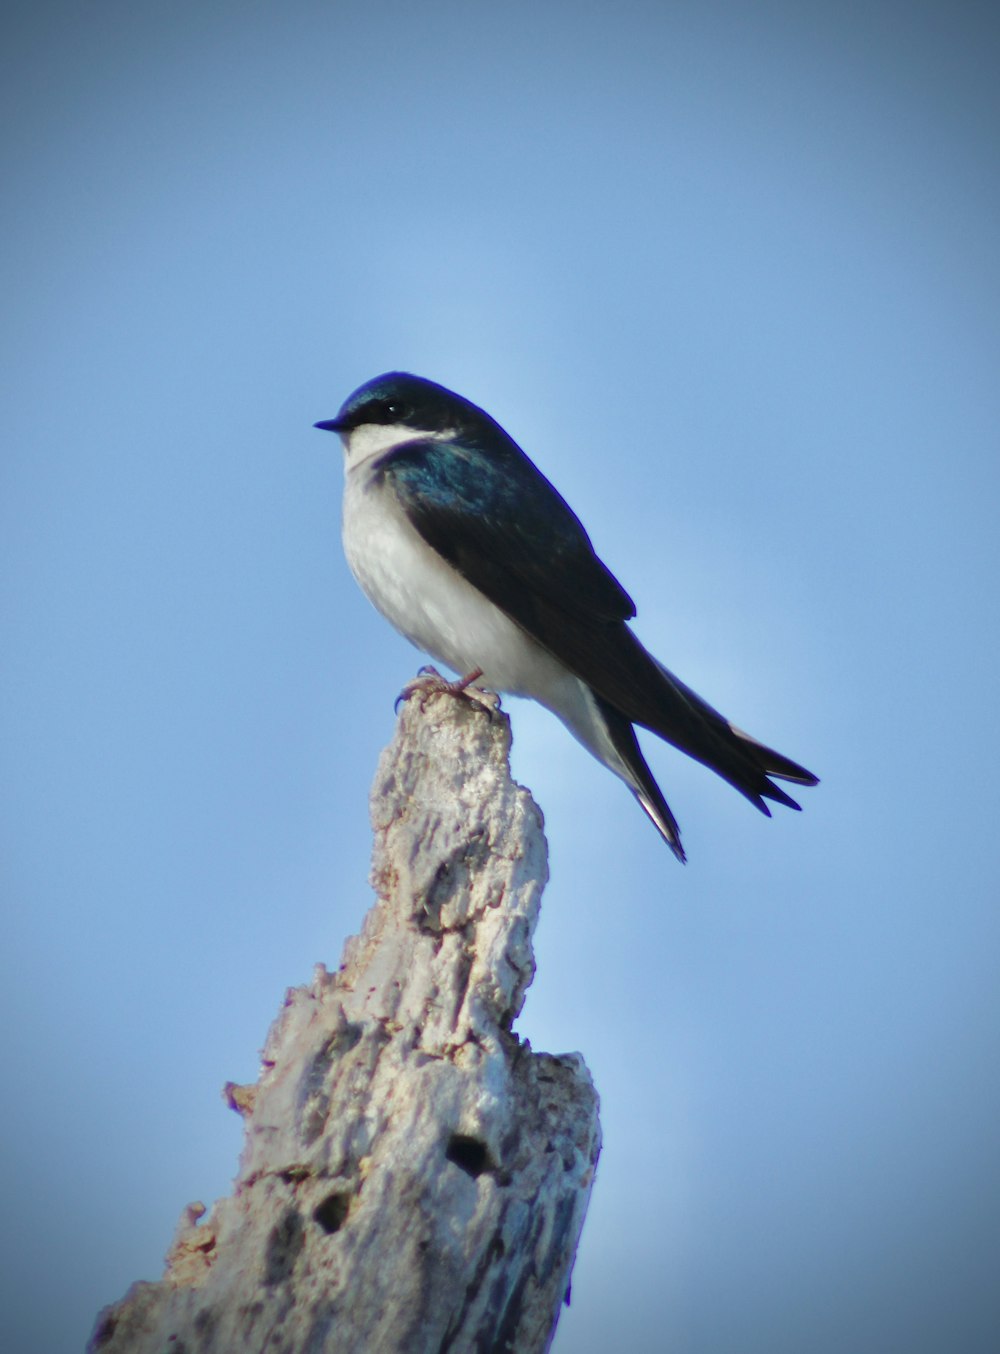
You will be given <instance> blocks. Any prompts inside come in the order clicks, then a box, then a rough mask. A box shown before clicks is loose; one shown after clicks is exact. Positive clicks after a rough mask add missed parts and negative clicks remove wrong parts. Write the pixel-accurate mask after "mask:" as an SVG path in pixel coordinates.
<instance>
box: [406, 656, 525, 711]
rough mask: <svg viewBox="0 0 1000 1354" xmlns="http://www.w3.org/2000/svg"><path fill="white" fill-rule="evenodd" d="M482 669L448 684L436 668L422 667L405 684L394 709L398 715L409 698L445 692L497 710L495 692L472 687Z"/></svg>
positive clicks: (475, 669) (497, 704)
mask: <svg viewBox="0 0 1000 1354" xmlns="http://www.w3.org/2000/svg"><path fill="white" fill-rule="evenodd" d="M482 675H483V670H482V668H473V669H472V671H471V672H469V673H466V675H465V676H464V677H459V678H458V679H457V680H456V681H454V682H449V681H448V679H447V677H442V676H441V674H440V672H438V670H437V668H434V667H431V666H430V665H429V664H428V666H427V667H423V668H421V669H420V671H419V672H418V673H417V675H416V677H414V678H413V680H412V681H410V682H407V683H406V685H405V686H404V687H403V689H402V691H401V692H400V693H399V695H398V696H397V697H396V704H395V706H394V709H395V710H396V713H397V714H398V713H399V707H400V705H402V703H403V701H408V700H409V699H410V698H411V696H416V695H424V696H427V695H430V693H431V692H432V691H446V692H448V694H449V695H452V696H468V697H469V698H470V700H474V701H478V702H479V704H480V705H484V706H485V707H486V709H487V710H497V709H499V706H500V697H499V696H498V695H497V693H496V692H495V691H486V690H484V689H483V688H482V687H481V686H476V685H474V684H475V682H476V681H477V680H478V679H479V678H480V677H482Z"/></svg>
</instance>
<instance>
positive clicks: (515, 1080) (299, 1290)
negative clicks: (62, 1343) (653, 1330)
mask: <svg viewBox="0 0 1000 1354" xmlns="http://www.w3.org/2000/svg"><path fill="white" fill-rule="evenodd" d="M509 747H510V730H509V725H508V721H507V719H506V717H505V716H504V715H502V714H500V713H497V712H493V711H491V710H489V709H487V708H485V707H484V706H483V705H482V704H480V703H479V702H478V701H476V700H474V699H472V698H470V697H467V696H454V695H449V694H446V693H431V694H425V693H421V694H420V695H419V696H418V697H417V698H415V699H413V700H411V701H410V702H408V704H407V705H406V706H405V707H404V709H403V713H402V716H401V718H400V720H399V724H398V728H397V731H396V736H395V738H394V739H393V742H392V744H391V745H390V746H389V747H388V748H387V749H386V751H385V752H384V753H383V755H382V758H381V761H380V763H379V767H378V772H377V774H376V778H375V784H374V787H373V790H372V797H371V812H372V820H373V823H374V828H375V849H374V856H373V865H372V882H373V884H374V887H375V890H376V893H377V895H378V896H377V900H376V902H375V905H374V906H373V907H372V909H371V911H370V912H369V913H368V916H367V917H366V919H365V922H364V926H363V928H362V931H361V934H360V935H359V936H355V937H353V938H352V939H351V940H349V941H348V942H347V945H346V947H345V949H344V956H343V962H342V964H341V967H340V969H339V971H338V972H337V973H334V974H329V973H327V971H326V969H325V968H323V967H322V966H320V968H319V969H318V970H317V972H316V975H315V978H314V980H313V982H312V984H311V985H310V986H308V987H302V988H296V989H293V990H291V991H289V993H288V995H287V997H286V999H285V1004H284V1009H283V1010H282V1011H281V1013H280V1015H279V1016H278V1018H277V1020H276V1021H275V1023H274V1025H273V1027H272V1029H271V1031H270V1033H269V1035H268V1038H267V1044H266V1046H265V1048H264V1052H263V1070H262V1072H261V1075H260V1080H259V1081H258V1083H257V1084H256V1086H249V1087H248V1086H232V1085H230V1086H228V1087H227V1088H226V1094H227V1096H228V1099H229V1103H230V1104H231V1106H232V1107H233V1108H234V1109H236V1110H238V1111H239V1113H240V1114H242V1115H243V1117H244V1121H245V1124H246V1140H245V1145H244V1148H243V1153H242V1157H241V1161H240V1169H239V1174H238V1176H237V1178H236V1181H235V1185H234V1189H233V1193H232V1195H231V1196H230V1197H228V1198H226V1199H222V1200H220V1201H219V1202H217V1203H216V1204H215V1206H214V1207H213V1208H212V1211H211V1212H210V1213H209V1214H208V1215H207V1217H203V1214H204V1212H205V1210H204V1207H203V1206H202V1205H200V1204H191V1205H189V1207H188V1208H187V1209H185V1211H184V1214H183V1216H182V1219H181V1223H180V1226H179V1228H178V1232H177V1236H176V1238H175V1240H174V1243H173V1246H172V1247H171V1249H170V1252H169V1254H168V1256H167V1267H166V1272H165V1274H164V1277H163V1278H162V1279H161V1280H160V1281H159V1282H156V1283H147V1282H139V1283H135V1284H133V1285H132V1287H131V1288H130V1289H129V1291H128V1293H127V1294H126V1295H125V1297H124V1298H123V1299H122V1300H121V1301H120V1302H118V1303H115V1304H113V1305H112V1306H110V1307H107V1308H105V1309H104V1311H102V1312H101V1314H100V1316H99V1317H98V1319H97V1324H96V1326H95V1329H94V1333H93V1335H92V1337H91V1340H90V1345H89V1347H88V1348H89V1350H90V1351H91V1354H97V1352H98V1351H100V1354H126V1352H127V1354H165V1352H166V1351H171V1352H172V1354H182V1352H183V1354H235V1352H236V1351H240V1354H256V1352H257V1351H260V1354H263V1352H264V1351H265V1350H266V1351H268V1354H334V1351H336V1354H396V1352H398V1354H420V1352H421V1351H428V1352H429V1351H454V1352H455V1354H458V1352H459V1351H466V1350H475V1351H501V1350H509V1351H516V1354H530V1352H532V1351H536V1350H538V1351H541V1350H546V1349H548V1347H549V1344H550V1342H551V1340H552V1336H553V1334H554V1332H555V1325H556V1320H557V1318H558V1315H559V1311H560V1307H561V1303H562V1301H563V1299H564V1297H565V1296H566V1295H567V1292H568V1287H569V1278H570V1271H571V1269H572V1266H573V1259H574V1256H575V1254H576V1248H577V1243H578V1241H579V1236H580V1230H581V1228H582V1226H583V1219H584V1214H585V1212H586V1208H587V1203H588V1200H589V1197H590V1190H591V1185H592V1182H593V1177H594V1168H595V1166H596V1163H597V1156H598V1152H599V1149H600V1128H599V1125H598V1118H597V1095H596V1093H595V1091H594V1087H593V1084H592V1083H591V1080H590V1076H589V1073H588V1072H587V1069H586V1067H585V1065H584V1063H583V1059H582V1058H581V1057H580V1056H579V1055H578V1054H568V1055H566V1056H564V1057H553V1056H551V1055H549V1054H544V1053H534V1052H532V1050H531V1048H530V1046H529V1045H528V1044H527V1043H526V1042H523V1041H520V1040H519V1039H518V1038H517V1036H516V1035H514V1034H512V1033H511V1023H512V1021H513V1019H514V1017H515V1016H516V1015H517V1014H518V1012H519V1011H520V1009H521V1005H522V1002H523V999H524V993H525V990H526V988H527V986H528V984H529V983H530V982H531V979H532V977H533V974H534V958H533V954H532V949H531V937H532V933H533V931H534V927H535V923H536V921H537V917H538V908H539V901H540V897H541V892H542V888H543V885H544V883H545V880H546V877H547V864H546V849H545V840H544V837H543V834H542V826H541V816H540V814H539V812H538V810H537V808H536V807H535V805H534V803H533V802H532V800H531V797H530V796H529V795H528V793H527V792H526V791H525V790H522V789H521V788H520V787H519V786H517V785H515V784H514V782H513V781H512V780H511V777H510V769H509V766H508V752H509Z"/></svg>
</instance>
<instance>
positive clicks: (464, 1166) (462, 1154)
mask: <svg viewBox="0 0 1000 1354" xmlns="http://www.w3.org/2000/svg"><path fill="white" fill-rule="evenodd" d="M445 1156H446V1157H447V1158H448V1160H449V1161H453V1162H454V1163H455V1165H456V1166H457V1167H458V1168H459V1170H462V1171H464V1172H465V1174H466V1175H471V1176H472V1178H473V1180H475V1179H476V1177H477V1176H480V1175H482V1173H483V1171H488V1170H489V1169H490V1157H489V1153H488V1152H487V1150H486V1144H485V1143H484V1142H480V1141H479V1139H478V1138H470V1137H467V1136H466V1135H465V1134H464V1133H453V1134H452V1135H451V1137H450V1138H449V1139H448V1150H447V1151H446V1152H445Z"/></svg>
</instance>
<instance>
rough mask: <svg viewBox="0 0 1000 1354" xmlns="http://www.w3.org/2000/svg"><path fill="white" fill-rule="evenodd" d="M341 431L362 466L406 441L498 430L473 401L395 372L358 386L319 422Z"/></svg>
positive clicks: (352, 458)
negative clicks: (329, 415) (330, 413)
mask: <svg viewBox="0 0 1000 1354" xmlns="http://www.w3.org/2000/svg"><path fill="white" fill-rule="evenodd" d="M315 426H316V427H317V428H322V429H324V430H325V431H326V432H332V433H339V434H340V438H341V441H342V442H343V444H344V452H345V454H346V456H347V463H348V466H349V467H350V466H352V465H357V464H360V463H361V462H362V461H367V460H369V459H370V458H371V457H372V456H378V455H381V454H382V453H383V452H386V451H389V450H391V449H392V448H393V447H398V446H402V445H403V444H404V443H406V442H413V441H415V440H417V439H420V440H433V441H448V440H449V439H452V438H458V437H462V436H468V435H473V436H474V435H475V434H476V433H477V432H478V431H484V432H486V431H488V430H489V429H490V428H496V426H497V425H496V424H495V423H494V421H493V419H491V418H490V416H489V414H487V413H486V412H485V411H484V410H482V409H480V408H479V407H478V406H477V405H475V404H473V403H472V402H471V401H470V400H466V399H464V398H463V397H462V396H461V395H456V394H455V393H454V391H451V390H446V389H445V387H444V386H440V385H437V383H436V382H434V381H427V380H425V379H424V378H423V377H422V376H411V375H410V374H409V372H405V371H390V372H386V373H385V375H383V376H376V377H375V378H374V379H373V380H371V381H366V382H365V384H364V385H363V386H359V387H358V388H357V390H355V391H354V392H353V394H351V395H348V397H347V399H346V400H345V401H344V403H343V404H342V405H341V406H340V411H339V412H338V414H337V416H336V418H330V419H326V420H325V421H324V422H322V423H317V424H315Z"/></svg>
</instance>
